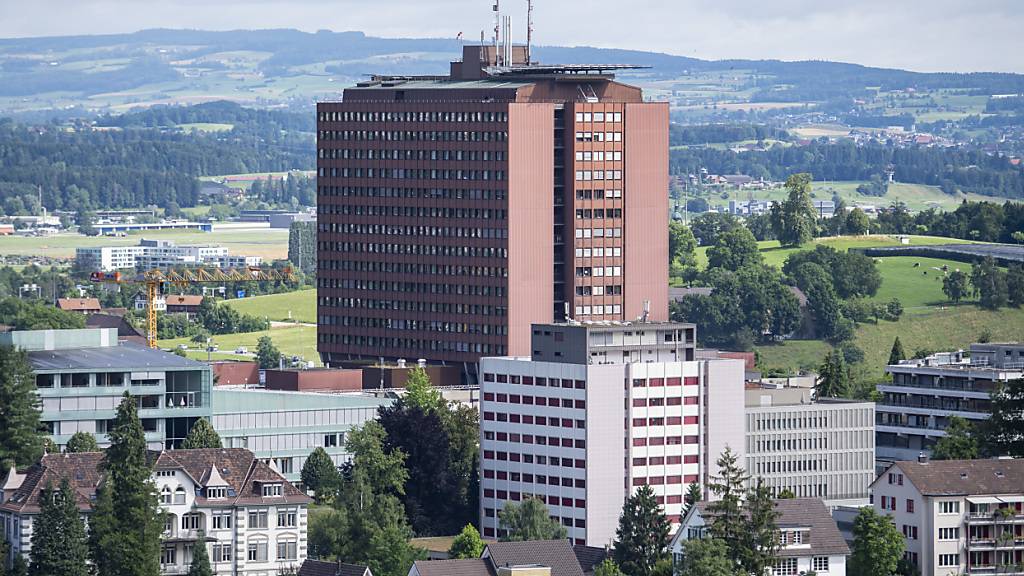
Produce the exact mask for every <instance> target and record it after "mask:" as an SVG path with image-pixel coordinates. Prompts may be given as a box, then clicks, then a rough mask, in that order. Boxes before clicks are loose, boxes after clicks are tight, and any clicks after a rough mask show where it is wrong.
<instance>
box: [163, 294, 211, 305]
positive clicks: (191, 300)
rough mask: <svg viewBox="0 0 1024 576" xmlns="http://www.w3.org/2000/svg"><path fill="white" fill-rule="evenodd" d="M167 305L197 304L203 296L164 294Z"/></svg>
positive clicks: (201, 300)
mask: <svg viewBox="0 0 1024 576" xmlns="http://www.w3.org/2000/svg"><path fill="white" fill-rule="evenodd" d="M164 301H166V302H167V305H168V306H199V305H200V304H202V303H203V297H202V296H199V295H196V294H168V295H166V296H164Z"/></svg>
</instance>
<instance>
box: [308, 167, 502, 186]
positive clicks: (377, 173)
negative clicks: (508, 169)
mask: <svg viewBox="0 0 1024 576" xmlns="http://www.w3.org/2000/svg"><path fill="white" fill-rule="evenodd" d="M317 176H320V177H329V178H390V179H393V180H496V181H499V182H500V181H502V180H504V179H505V171H504V170H446V169H443V170H438V169H435V168H429V169H428V168H362V167H356V168H350V167H347V166H343V167H341V168H338V167H336V166H331V167H329V168H328V167H324V166H321V167H320V168H319V169H318V170H317Z"/></svg>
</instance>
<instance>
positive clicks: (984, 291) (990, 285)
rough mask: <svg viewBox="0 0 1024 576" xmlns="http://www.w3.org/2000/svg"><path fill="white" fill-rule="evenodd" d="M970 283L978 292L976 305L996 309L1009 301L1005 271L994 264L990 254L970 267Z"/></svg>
mask: <svg viewBox="0 0 1024 576" xmlns="http://www.w3.org/2000/svg"><path fill="white" fill-rule="evenodd" d="M971 285H972V286H973V287H974V291H975V292H976V293H977V294H978V305H980V306H981V307H982V308H987V309H989V310H998V309H1000V308H1002V307H1004V306H1006V305H1007V304H1008V303H1009V298H1010V294H1009V290H1008V288H1007V285H1006V272H1004V271H1002V270H1000V269H999V267H998V266H996V261H995V260H994V259H993V258H992V257H991V256H988V257H986V258H985V259H984V260H982V261H981V262H980V263H979V264H975V265H974V267H973V268H971Z"/></svg>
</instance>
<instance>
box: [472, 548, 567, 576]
mask: <svg viewBox="0 0 1024 576" xmlns="http://www.w3.org/2000/svg"><path fill="white" fill-rule="evenodd" d="M484 554H485V556H486V557H489V558H490V559H491V562H492V563H493V564H494V566H495V567H501V566H523V565H530V564H540V565H542V566H548V567H550V568H551V576H583V569H582V568H581V567H580V562H579V560H577V559H576V554H575V552H573V549H572V545H571V544H569V540H531V541H528V542H495V543H494V544H488V545H487V549H486V551H485V552H484Z"/></svg>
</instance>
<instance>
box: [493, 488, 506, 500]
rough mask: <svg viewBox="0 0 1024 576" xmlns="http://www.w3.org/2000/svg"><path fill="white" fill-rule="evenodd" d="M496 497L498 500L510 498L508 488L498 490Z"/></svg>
mask: <svg viewBox="0 0 1024 576" xmlns="http://www.w3.org/2000/svg"><path fill="white" fill-rule="evenodd" d="M495 498H497V499H498V500H508V490H498V492H497V495H496V496H495Z"/></svg>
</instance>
